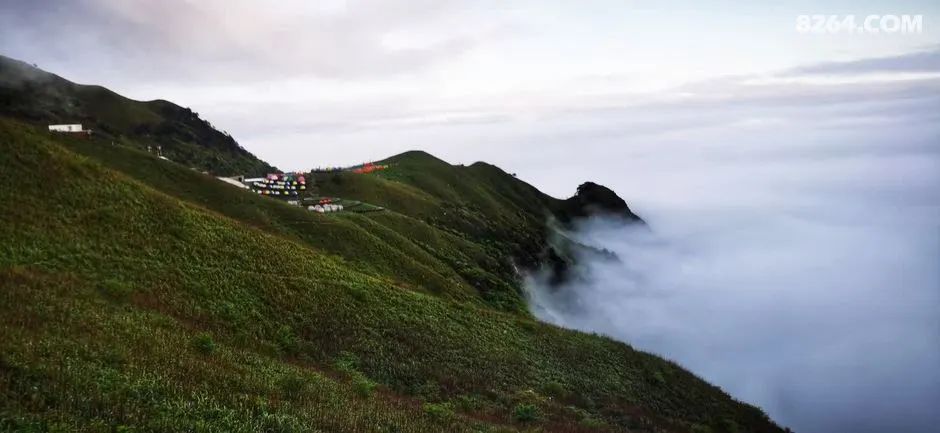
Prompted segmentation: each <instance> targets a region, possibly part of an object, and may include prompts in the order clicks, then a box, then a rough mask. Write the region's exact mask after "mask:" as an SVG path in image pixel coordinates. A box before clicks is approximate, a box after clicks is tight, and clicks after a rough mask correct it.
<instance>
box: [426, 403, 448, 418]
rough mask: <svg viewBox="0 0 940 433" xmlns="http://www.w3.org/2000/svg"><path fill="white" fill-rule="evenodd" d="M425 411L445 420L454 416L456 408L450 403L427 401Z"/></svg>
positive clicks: (433, 416) (431, 415) (429, 414)
mask: <svg viewBox="0 0 940 433" xmlns="http://www.w3.org/2000/svg"><path fill="white" fill-rule="evenodd" d="M424 413H426V414H428V416H430V417H431V418H434V419H436V420H438V421H445V420H448V419H451V418H453V417H454V409H453V407H452V406H451V405H450V403H425V404H424Z"/></svg>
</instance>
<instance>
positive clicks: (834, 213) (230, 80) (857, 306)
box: [0, 0, 940, 432]
mask: <svg viewBox="0 0 940 433" xmlns="http://www.w3.org/2000/svg"><path fill="white" fill-rule="evenodd" d="M762 3H765V2H732V1H665V2H664V1H658V2H633V1H626V0H621V1H578V2H569V1H564V2H563V1H544V0H543V1H514V2H506V1H486V0H480V1H457V0H427V1H425V0H414V1H403V0H383V1H355V0H347V1H342V0H327V1H319V2H311V1H285V0H281V1H278V2H264V3H263V4H262V2H256V1H247V0H200V1H169V0H162V1H156V0H153V1H143V0H71V1H66V0H32V1H18V0H0V5H2V7H0V53H2V54H4V55H8V56H11V57H14V58H18V59H21V60H24V61H27V62H30V63H36V64H38V65H39V66H40V67H42V68H44V69H46V70H49V71H52V72H55V73H58V74H60V75H62V76H64V77H66V78H68V79H71V80H73V81H76V82H80V83H95V84H103V85H106V86H108V87H110V88H112V89H114V90H116V91H118V92H119V93H122V94H124V95H126V96H129V97H132V98H135V99H155V98H161V99H168V100H171V101H174V102H176V103H178V104H180V105H183V106H188V107H191V108H193V109H194V110H196V111H198V112H199V113H201V114H202V116H203V117H205V118H206V119H208V120H210V121H211V122H212V123H213V124H214V125H217V126H219V127H220V128H222V129H225V130H227V131H229V132H231V133H232V134H233V135H234V136H235V137H236V139H238V140H239V142H240V143H241V144H242V145H244V146H245V147H247V148H248V149H250V150H251V151H253V152H255V153H256V154H257V155H259V156H260V157H262V158H263V159H265V160H268V161H270V162H272V163H274V164H275V165H277V166H279V167H281V168H285V169H304V168H310V167H312V166H317V165H333V164H351V163H356V162H361V161H364V160H371V159H380V158H383V157H385V156H389V155H392V154H394V153H397V152H400V151H404V150H408V149H424V150H427V151H429V152H431V153H433V154H435V155H438V156H440V157H442V158H444V159H446V160H448V161H450V162H453V163H471V162H474V161H477V160H485V161H488V162H492V163H495V164H497V165H500V166H502V167H503V168H505V169H506V170H507V171H510V172H515V173H518V175H519V177H520V178H522V179H525V180H527V181H529V182H530V183H532V184H533V185H535V186H537V187H539V188H540V189H542V190H543V191H546V192H548V193H550V194H553V195H555V196H559V197H563V196H567V195H570V194H571V193H572V192H573V191H574V189H575V187H576V186H577V185H578V184H579V183H580V182H582V181H585V180H593V181H596V182H599V183H602V184H605V185H608V186H610V187H612V188H613V189H615V190H616V191H617V192H618V193H620V195H621V196H623V197H624V198H625V199H626V200H627V201H628V202H629V203H630V205H631V207H632V208H634V210H636V211H637V212H638V213H640V214H641V215H642V216H643V217H644V218H645V219H646V220H647V221H649V222H650V224H651V225H652V227H653V229H654V233H655V237H654V238H653V239H646V238H642V237H641V238H637V236H635V235H633V234H630V233H625V234H624V233H622V234H620V235H615V234H611V233H610V232H609V231H607V230H608V229H607V228H605V227H604V226H603V224H598V225H592V226H590V227H589V230H586V231H585V232H584V233H583V234H582V235H583V236H585V237H586V240H588V241H593V242H595V243H600V244H603V245H604V246H605V247H608V248H610V249H612V250H615V251H618V252H620V253H621V255H622V256H624V257H628V258H629V259H628V260H625V263H624V264H622V265H618V266H614V267H610V266H595V267H593V270H592V272H591V274H592V277H591V278H590V279H589V281H588V282H585V283H583V284H582V285H581V286H580V287H579V288H578V290H579V293H581V294H582V295H583V296H582V297H581V298H577V297H576V298H575V299H572V298H571V297H570V296H569V295H566V294H557V293H552V292H547V291H545V290H544V288H543V287H541V286H540V285H538V284H537V282H533V286H532V287H533V292H534V293H535V294H536V295H537V296H536V301H538V302H537V305H536V307H537V308H536V311H538V314H539V315H540V317H542V318H544V319H545V320H550V321H554V322H556V323H559V324H562V325H564V326H571V327H576V328H581V329H588V330H593V331H597V332H604V333H607V334H610V335H612V336H614V337H616V338H621V339H623V340H625V341H628V342H630V343H633V344H635V345H637V346H638V347H641V348H643V349H646V350H651V351H654V352H657V353H661V354H663V355H665V356H668V357H670V358H672V359H675V360H677V361H678V362H680V363H682V364H683V365H685V366H687V367H689V368H690V369H692V370H693V371H695V372H696V373H699V374H701V375H703V376H704V377H706V378H707V379H709V380H711V381H713V382H715V383H717V384H719V385H721V386H722V387H723V388H725V389H726V390H728V391H729V392H731V393H732V394H733V395H735V396H736V397H738V398H741V399H744V400H746V401H749V402H753V403H756V404H759V405H761V406H762V407H764V408H765V409H766V410H767V411H768V412H769V413H770V415H771V416H772V417H773V418H774V419H776V420H778V421H780V422H781V423H783V424H786V425H789V426H791V427H793V428H795V429H796V430H797V431H801V432H830V431H855V432H861V431H872V432H884V431H912V432H921V431H922V432H928V431H932V430H931V429H932V428H934V427H933V426H936V425H937V424H938V423H940V419H938V418H937V415H936V413H935V411H934V409H933V408H934V407H935V406H936V405H937V404H940V371H938V370H940V369H938V367H937V366H938V365H940V277H938V272H940V271H938V269H940V266H938V265H940V226H938V223H940V188H938V185H940V26H938V25H937V23H938V22H940V2H936V1H914V0H900V1H886V0H882V1H866V0H861V1H802V0H798V1H791V2H766V4H762ZM782 3H783V4H782ZM814 14H827V15H829V14H836V15H838V16H839V17H840V18H844V17H845V16H848V15H854V16H856V20H857V21H858V22H859V23H861V21H862V20H863V19H864V17H865V16H866V15H869V14H879V15H887V14H894V15H902V14H913V15H921V16H922V17H923V27H922V29H921V31H920V32H917V33H904V34H902V33H894V34H888V33H884V32H882V33H877V34H875V33H866V34H848V33H847V32H841V33H835V34H833V33H820V34H806V33H801V32H798V31H797V28H796V25H797V21H798V17H799V16H800V15H814Z"/></svg>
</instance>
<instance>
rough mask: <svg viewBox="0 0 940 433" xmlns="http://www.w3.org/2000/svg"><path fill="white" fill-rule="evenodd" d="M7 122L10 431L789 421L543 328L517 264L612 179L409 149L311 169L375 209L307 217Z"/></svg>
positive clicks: (0, 262)
mask: <svg viewBox="0 0 940 433" xmlns="http://www.w3.org/2000/svg"><path fill="white" fill-rule="evenodd" d="M0 79H2V70H0ZM0 107H5V105H2V104H0ZM17 114H18V112H15V113H13V114H8V113H7V112H4V111H3V110H2V109H0V182H2V185H4V186H3V187H0V214H2V215H5V217H4V218H5V223H4V224H3V225H0V240H2V242H0V244H2V246H0V288H2V290H0V329H2V330H3V331H4V332H0V395H3V396H4V398H2V399H0V429H8V430H13V431H21V430H22V431H31V430H40V431H42V430H49V429H51V428H59V429H64V430H73V431H101V430H102V429H109V430H111V429H118V430H122V429H123V430H128V431H192V430H194V429H197V428H204V429H206V430H208V431H245V432H248V431H307V430H313V429H323V430H328V431H348V432H359V431H408V432H438V431H484V432H494V433H495V432H511V431H532V430H533V429H537V430H541V431H557V432H588V431H602V432H604V431H610V432H643V431H648V432H652V431H666V432H685V431H695V432H697V433H698V432H708V431H711V432H715V433H718V432H732V431H754V432H758V433H763V432H779V431H782V430H781V429H780V428H779V427H777V426H776V425H775V424H773V422H772V421H771V420H769V418H767V416H766V414H764V413H763V412H761V411H760V410H759V409H757V408H755V407H753V406H750V405H747V404H743V403H740V402H737V401H736V400H734V399H733V398H731V397H730V396H728V395H727V394H726V393H724V392H723V391H722V390H720V389H719V388H717V387H715V386H712V385H710V384H708V383H707V382H705V381H703V380H701V379H700V378H698V377H696V376H695V375H693V374H692V373H690V372H688V371H686V370H684V369H683V368H682V367H681V366H678V365H676V364H675V363H672V362H670V361H668V360H664V359H662V358H660V357H657V356H655V355H651V354H647V353H644V352H640V351H637V350H634V349H633V348H632V347H630V346H629V345H627V344H623V343H620V342H616V341H613V340H611V339H609V338H605V337H601V336H597V335H591V334H584V333H581V332H576V331H570V330H565V329H561V328H558V327H555V326H552V325H548V324H544V323H540V322H538V321H535V320H534V319H533V318H532V316H531V314H530V313H529V312H528V310H527V307H526V303H525V295H524V293H523V286H522V285H523V282H522V281H521V278H520V274H519V272H520V269H535V268H538V267H539V266H541V265H543V264H544V263H546V254H550V253H551V251H553V250H552V249H551V248H552V245H550V243H549V240H548V237H549V235H550V231H549V230H550V228H549V226H548V225H549V221H550V220H551V218H552V217H553V216H557V213H558V212H565V213H571V214H572V215H575V214H577V215H582V214H584V215H592V213H591V212H594V211H595V208H597V209H601V210H603V211H604V212H608V211H613V212H614V213H617V212H619V214H620V215H627V214H625V213H624V208H623V206H626V203H625V202H623V200H622V199H620V198H619V197H617V196H616V194H614V193H613V192H612V191H611V192H610V193H611V194H613V195H612V196H611V195H609V194H607V193H606V192H605V191H604V190H601V189H599V188H603V187H599V186H598V187H593V186H588V187H585V191H584V192H583V194H576V195H575V196H574V197H579V196H580V198H577V200H576V201H574V202H569V200H572V199H573V198H574V197H573V198H572V199H567V200H560V199H556V198H553V197H550V196H548V195H545V194H543V193H541V192H540V191H538V190H537V189H536V188H534V187H533V186H531V185H529V184H527V183H525V182H523V181H521V180H519V179H516V178H515V177H514V176H513V175H511V174H509V173H506V172H505V171H503V170H501V169H499V168H498V167H495V166H492V165H489V164H485V163H480V164H473V165H471V166H454V165H451V164H448V163H446V162H445V161H442V160H439V159H437V158H436V157H433V156H431V155H430V154H428V153H426V152H421V151H415V152H405V153H403V154H400V155H396V156H393V157H390V158H388V159H387V160H386V161H387V162H389V163H390V166H389V168H388V169H385V170H379V171H376V172H374V173H371V174H356V173H352V172H336V173H310V174H309V179H308V182H309V185H310V191H309V194H311V195H313V196H318V197H323V196H327V197H334V198H339V199H346V200H356V201H361V202H364V203H369V204H370V205H373V206H376V207H377V208H380V209H382V210H381V211H377V212H369V213H362V214H360V213H355V212H339V213H335V214H317V213H315V212H309V211H307V210H305V209H303V208H300V207H298V206H290V205H288V204H286V203H284V202H281V201H278V200H275V199H271V198H268V197H262V196H259V195H257V194H255V193H252V192H249V191H247V190H243V189H240V188H235V187H232V186H231V185H229V184H227V183H223V182H220V181H218V180H217V179H215V178H214V177H213V176H210V175H206V174H203V173H201V172H200V171H194V170H191V169H190V168H189V167H191V165H189V160H187V159H185V158H184V159H182V160H180V161H176V162H172V161H166V160H163V159H160V158H158V157H157V156H156V155H154V154H153V153H149V152H147V151H146V150H145V148H146V146H145V145H144V144H145V143H146V141H139V140H145V139H146V137H144V138H143V139H142V138H139V137H141V136H137V135H133V134H128V135H125V136H124V137H123V139H121V140H112V139H111V137H107V136H104V135H98V134H95V135H93V136H92V137H90V138H86V137H77V136H70V135H62V134H52V133H49V132H48V131H45V130H44V129H43V128H42V125H41V124H38V123H37V122H35V121H33V122H30V121H28V120H25V121H24V119H23V118H22V117H20V116H17ZM193 144H194V145H199V142H198V141H195V142H194V143H193ZM40 172H41V173H42V174H43V177H42V178H43V179H50V182H25V183H20V182H18V180H20V179H24V178H31V177H32V176H35V175H36V174H37V173H40ZM605 189H606V188H605ZM606 191H609V190H606ZM579 192H580V188H579ZM614 197H616V199H614ZM618 199H619V201H618ZM621 202H622V203H623V206H621ZM626 209H627V211H629V208H628V207H627V208H626ZM630 215H632V212H630ZM576 217H579V216H576ZM637 218H638V217H637ZM481 371H485V372H486V373H487V374H486V375H481V374H480V372H481ZM113 408H120V410H112V409H113ZM50 426H51V427H50Z"/></svg>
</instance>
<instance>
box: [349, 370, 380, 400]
mask: <svg viewBox="0 0 940 433" xmlns="http://www.w3.org/2000/svg"><path fill="white" fill-rule="evenodd" d="M352 384H353V390H354V391H356V394H358V395H359V396H360V397H371V396H372V394H373V393H374V392H375V387H376V384H375V382H373V381H371V380H369V378H368V377H365V376H363V375H362V374H355V375H353V381H352Z"/></svg>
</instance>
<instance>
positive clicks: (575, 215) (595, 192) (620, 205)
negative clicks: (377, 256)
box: [559, 182, 643, 223]
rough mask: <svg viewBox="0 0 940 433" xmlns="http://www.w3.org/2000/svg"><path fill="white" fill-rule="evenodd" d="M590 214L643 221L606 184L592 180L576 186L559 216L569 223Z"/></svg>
mask: <svg viewBox="0 0 940 433" xmlns="http://www.w3.org/2000/svg"><path fill="white" fill-rule="evenodd" d="M592 216H608V217H614V218H620V219H623V220H624V221H625V222H631V223H643V219H641V218H640V217H639V216H637V215H636V214H635V213H633V211H631V210H630V207H629V206H627V202H626V201H624V200H623V199H622V198H620V196H618V195H617V193H615V192H614V191H613V190H611V189H610V188H607V187H606V186H603V185H599V184H596V183H594V182H584V183H582V184H581V185H579V186H578V190H577V192H576V193H575V195H574V196H572V197H571V198H569V199H567V200H565V201H564V203H563V204H562V207H561V211H560V212H559V218H560V219H561V220H562V221H563V222H565V223H570V222H572V221H573V220H575V219H579V218H587V217H592Z"/></svg>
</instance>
